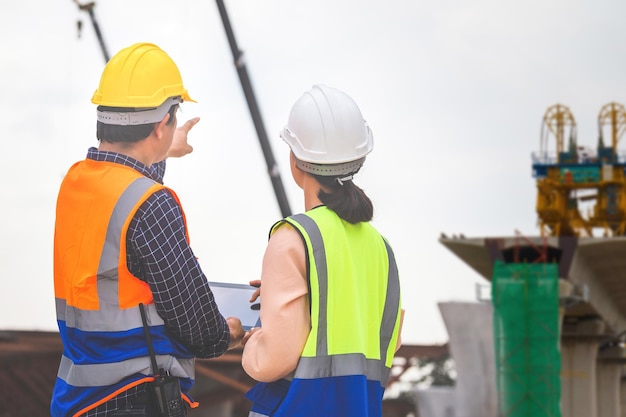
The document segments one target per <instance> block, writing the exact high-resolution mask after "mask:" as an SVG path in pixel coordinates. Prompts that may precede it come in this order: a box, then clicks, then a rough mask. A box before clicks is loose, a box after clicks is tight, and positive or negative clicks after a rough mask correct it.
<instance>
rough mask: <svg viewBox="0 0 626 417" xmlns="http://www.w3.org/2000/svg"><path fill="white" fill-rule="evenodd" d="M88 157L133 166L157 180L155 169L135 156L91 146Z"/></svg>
mask: <svg viewBox="0 0 626 417" xmlns="http://www.w3.org/2000/svg"><path fill="white" fill-rule="evenodd" d="M87 159H92V160H94V161H99V162H113V163H115V164H120V165H124V166H127V167H130V168H133V169H134V170H136V171H138V172H139V173H141V174H142V175H144V176H146V177H148V178H150V179H153V180H155V181H156V180H157V179H156V178H154V175H153V170H152V169H151V168H150V167H148V166H147V165H146V164H144V163H143V162H139V161H138V160H136V159H135V158H131V157H130V156H128V155H124V154H121V153H117V152H111V151H101V150H99V149H98V148H95V147H91V148H89V150H88V151H87Z"/></svg>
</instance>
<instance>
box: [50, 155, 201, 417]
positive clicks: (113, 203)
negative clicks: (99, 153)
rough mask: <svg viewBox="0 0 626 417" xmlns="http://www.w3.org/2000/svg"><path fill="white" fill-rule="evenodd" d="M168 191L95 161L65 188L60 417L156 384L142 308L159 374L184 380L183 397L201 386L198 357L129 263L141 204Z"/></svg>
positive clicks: (59, 241) (54, 410) (59, 224)
mask: <svg viewBox="0 0 626 417" xmlns="http://www.w3.org/2000/svg"><path fill="white" fill-rule="evenodd" d="M162 189H167V188H166V187H165V186H164V185H162V184H159V183H157V182H155V181H153V180H151V179H149V178H147V177H145V176H143V175H142V174H141V173H139V172H138V171H136V170H134V169H132V168H130V167H127V166H124V165H121V164H116V163H112V162H102V161H94V160H91V159H86V160H84V161H81V162H78V163H76V164H74V165H73V166H72V167H71V168H70V170H69V171H68V173H67V175H66V177H65V178H64V180H63V183H62V184H61V189H60V191H59V197H58V201H57V212H56V224H55V234H54V290H55V298H56V308H57V322H58V325H59V331H60V334H61V338H62V340H63V345H64V351H63V356H62V358H61V364H60V366H59V372H58V374H57V380H56V384H55V387H54V392H53V397H52V404H51V414H52V416H66V415H74V416H79V415H82V414H84V413H85V412H87V411H89V410H91V409H93V408H95V407H97V406H98V405H100V404H102V403H104V402H106V401H108V400H109V399H111V398H113V397H114V396H116V395H118V394H119V393H121V392H123V391H125V390H127V389H129V388H131V387H133V386H136V385H139V384H141V383H143V382H147V381H152V380H153V379H154V378H153V377H152V376H151V375H152V369H151V368H150V358H149V355H148V345H147V340H146V337H145V334H144V328H143V324H142V320H141V314H140V311H139V307H138V306H139V304H140V303H141V304H144V306H145V307H146V313H147V316H148V323H149V326H148V328H149V331H150V334H151V339H152V342H153V346H154V349H155V353H156V355H157V362H158V364H159V367H160V368H163V369H164V370H165V371H169V372H170V374H172V375H174V376H178V377H179V378H180V381H181V389H182V390H183V392H186V391H187V390H188V389H189V388H191V385H193V378H194V356H193V354H192V353H190V352H189V351H188V350H187V349H186V348H185V347H184V346H182V345H181V344H180V343H179V342H178V341H176V340H174V339H172V338H170V337H169V336H168V334H167V332H166V331H165V325H164V322H163V320H162V319H161V317H159V315H158V314H157V312H156V307H155V306H154V301H153V297H152V292H151V291H150V288H149V286H148V284H147V283H146V282H144V281H142V280H140V279H139V278H137V277H135V276H133V274H132V273H131V272H130V271H129V270H128V266H127V263H126V233H127V231H128V227H129V224H130V222H131V220H132V218H133V216H134V215H135V213H136V211H137V210H138V208H139V207H140V206H141V204H143V203H144V202H145V201H146V199H148V197H150V196H151V195H152V194H154V193H155V192H156V191H158V190H162ZM168 190H169V189H168ZM169 191H170V193H171V194H172V196H174V198H175V199H176V201H177V202H178V203H179V205H180V201H179V200H178V198H177V196H176V194H175V193H174V192H173V191H172V190H169ZM181 210H182V208H181ZM183 221H184V214H183ZM184 397H185V399H186V400H188V402H189V403H190V404H191V405H192V406H196V405H197V404H196V403H193V402H192V401H191V400H189V399H188V398H187V397H186V395H184Z"/></svg>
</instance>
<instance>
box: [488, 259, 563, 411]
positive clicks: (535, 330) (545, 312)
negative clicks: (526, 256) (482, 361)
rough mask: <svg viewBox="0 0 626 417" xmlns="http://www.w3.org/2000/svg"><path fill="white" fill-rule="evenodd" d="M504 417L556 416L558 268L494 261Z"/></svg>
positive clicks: (496, 335) (558, 393)
mask: <svg viewBox="0 0 626 417" xmlns="http://www.w3.org/2000/svg"><path fill="white" fill-rule="evenodd" d="M491 296H492V302H493V307H494V320H493V326H494V341H495V346H494V348H495V357H496V383H497V387H498V388H497V389H498V395H499V402H500V413H499V415H501V416H502V417H560V416H561V410H560V403H559V402H560V398H561V383H560V371H561V354H560V351H559V289H558V265H557V264H555V263H536V264H528V263H509V264H505V263H503V262H500V261H498V262H496V263H495V265H494V273H493V280H492V295H491Z"/></svg>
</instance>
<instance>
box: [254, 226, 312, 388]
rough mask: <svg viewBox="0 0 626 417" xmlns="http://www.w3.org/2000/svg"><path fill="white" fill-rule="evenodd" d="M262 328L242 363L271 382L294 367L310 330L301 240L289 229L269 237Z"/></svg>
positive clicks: (287, 227) (261, 379) (287, 373)
mask: <svg viewBox="0 0 626 417" xmlns="http://www.w3.org/2000/svg"><path fill="white" fill-rule="evenodd" d="M261 283H262V284H261V326H262V327H261V329H260V330H257V331H255V332H254V334H252V336H250V339H249V340H248V342H247V343H246V345H245V347H244V350H243V356H242V365H243V368H244V370H245V371H246V372H247V373H248V375H250V376H251V377H252V378H254V379H256V380H257V381H261V382H272V381H276V380H278V379H280V378H284V377H285V376H287V375H289V374H290V373H291V372H293V371H294V370H295V369H296V366H297V364H298V360H299V358H300V355H301V353H302V349H303V348H304V345H305V343H306V340H307V338H308V335H309V332H310V330H311V318H310V316H309V305H308V304H309V302H308V295H307V294H308V289H307V284H306V265H305V254H304V244H303V242H302V238H301V237H300V235H299V234H298V232H296V230H295V229H293V228H292V227H291V226H290V225H288V224H285V225H283V226H281V227H280V228H279V229H278V230H277V231H276V232H274V234H272V236H271V238H270V240H269V243H268V245H267V248H266V251H265V255H264V257H263V270H262V273H261Z"/></svg>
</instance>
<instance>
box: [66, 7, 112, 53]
mask: <svg viewBox="0 0 626 417" xmlns="http://www.w3.org/2000/svg"><path fill="white" fill-rule="evenodd" d="M73 1H74V3H76V5H77V6H78V10H81V11H84V12H87V13H88V14H89V18H90V19H91V25H92V26H93V30H94V31H95V32H96V36H97V37H98V43H100V50H102V55H103V56H104V63H105V64H106V63H107V62H109V59H110V58H111V56H110V55H109V51H107V47H106V45H105V44H104V38H103V37H102V32H101V31H100V25H98V21H97V20H96V14H95V13H94V11H93V8H94V7H95V6H96V3H95V2H93V1H91V2H89V3H84V4H81V3H79V2H78V0H73ZM82 26H83V23H82V22H81V21H80V20H79V21H78V37H80V31H81V29H82Z"/></svg>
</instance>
